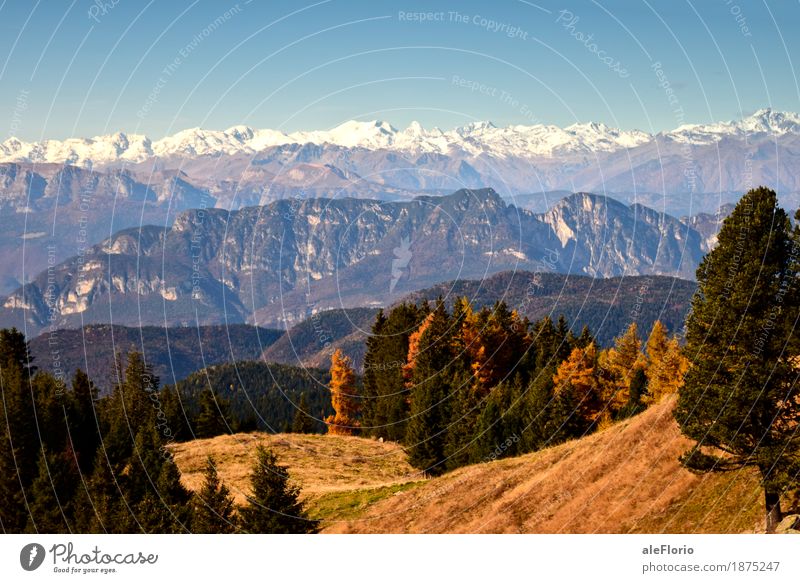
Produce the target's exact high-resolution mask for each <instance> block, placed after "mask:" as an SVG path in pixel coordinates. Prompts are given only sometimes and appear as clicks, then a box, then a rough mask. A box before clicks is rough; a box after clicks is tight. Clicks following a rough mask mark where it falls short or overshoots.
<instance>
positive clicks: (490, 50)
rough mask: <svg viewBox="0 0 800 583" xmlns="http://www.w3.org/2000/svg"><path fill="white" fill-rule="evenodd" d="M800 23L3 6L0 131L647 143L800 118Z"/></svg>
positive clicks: (739, 5) (354, 7) (720, 14)
mask: <svg viewBox="0 0 800 583" xmlns="http://www.w3.org/2000/svg"><path fill="white" fill-rule="evenodd" d="M418 12H425V13H433V19H427V18H426V20H424V21H420V20H418V19H415V17H414V16H413V15H414V14H415V13H418ZM798 22H800V3H798V2H766V3H764V2H755V1H753V2H749V1H747V2H746V1H744V0H737V1H736V2H734V1H728V0H718V1H717V0H704V1H697V0H695V1H694V2H683V1H681V0H670V1H655V0H648V1H647V2H637V1H629V2H621V1H619V2H617V1H615V2H592V1H572V0H563V1H560V2H544V1H541V2H537V3H534V2H527V1H517V0H497V1H494V2H485V1H484V2H470V1H455V0H451V1H449V2H441V1H438V2H437V1H434V2H430V1H429V2H415V1H406V0H401V1H394V2H386V1H375V0H373V1H371V2H354V1H347V2H345V1H342V0H330V1H327V2H326V1H319V0H318V1H317V2H306V1H305V0H303V1H299V2H298V1H293V2H281V1H269V2H259V1H258V0H253V1H252V2H250V3H248V2H247V0H240V1H239V2H231V1H230V0H227V1H222V2H220V1H217V2H207V1H203V0H199V1H196V2H179V1H171V2H166V1H160V0H156V1H152V2H144V1H133V0H116V1H115V0H106V1H105V2H103V1H102V0H97V2H94V1H91V2H90V1H83V0H75V1H74V2H67V1H64V2H61V1H58V0H52V1H42V2H39V3H35V2H32V1H12V0H8V1H6V2H3V3H2V8H1V9H0V29H1V30H2V34H0V45H2V50H0V57H2V59H1V60H0V108H1V109H0V111H1V112H2V113H0V124H1V125H0V131H2V134H3V135H2V139H5V138H6V137H8V136H9V135H11V134H14V135H17V136H18V137H20V138H22V139H26V140H34V139H42V138H45V137H47V138H58V139H63V138H66V137H71V136H93V135H98V134H103V133H111V132H114V131H125V132H130V133H133V132H136V133H146V134H148V135H150V136H151V137H153V138H154V139H157V138H160V137H162V136H164V135H166V134H170V133H174V132H176V131H178V130H181V129H186V128H189V127H196V126H201V127H205V128H213V129H222V128H227V127H230V126H233V125H237V124H247V125H252V126H256V127H273V128H280V129H283V130H286V131H292V130H297V129H325V128H329V127H332V126H335V125H337V124H339V123H341V122H342V121H345V120H348V119H363V120H367V119H376V118H377V119H383V120H386V121H389V122H390V123H392V124H393V125H395V126H397V127H405V125H407V124H408V123H409V122H410V121H412V120H418V121H420V122H421V123H422V124H423V125H424V126H426V127H431V126H434V125H438V126H439V127H442V128H451V127H454V126H457V125H463V124H465V123H469V122H470V121H475V120H487V119H488V120H491V121H493V122H495V123H496V124H498V125H506V124H513V123H520V124H530V123H554V124H557V125H561V126H565V125H569V124H571V123H574V122H576V121H601V122H604V123H607V124H609V125H612V126H618V127H621V128H624V129H634V128H637V129H642V130H645V131H660V130H664V129H671V128H673V127H675V126H677V125H678V124H679V123H680V122H685V123H696V122H708V121H712V120H728V119H733V118H738V117H740V116H741V115H742V114H744V115H747V114H749V113H751V112H752V111H754V110H756V109H758V108H761V107H773V108H775V109H781V110H790V111H797V110H800V90H798V80H797V74H800V62H797V63H795V62H793V61H792V56H795V57H798V56H800V39H798V35H797V34H796V31H795V29H796V25H797V23H798ZM589 35H591V38H589ZM795 60H797V59H795ZM795 68H797V69H798V70H795ZM668 91H671V93H669V92H668Z"/></svg>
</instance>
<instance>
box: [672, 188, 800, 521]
mask: <svg viewBox="0 0 800 583" xmlns="http://www.w3.org/2000/svg"><path fill="white" fill-rule="evenodd" d="M798 245H800V237H799V236H798V231H797V229H795V230H794V231H792V228H791V225H790V223H789V219H788V217H787V216H786V213H785V212H784V211H783V210H782V209H781V208H780V207H779V206H778V201H777V196H776V194H775V192H773V191H772V190H769V189H767V188H757V189H754V190H751V191H750V192H748V193H747V194H745V195H744V196H743V197H742V199H741V200H740V201H739V203H738V204H737V205H736V208H735V209H734V211H733V212H732V213H731V215H730V216H729V217H728V218H727V219H725V221H724V223H723V225H722V229H721V230H720V232H719V235H718V243H717V246H716V247H715V248H714V249H713V250H712V251H711V252H710V253H709V254H708V255H706V256H705V257H704V258H703V260H702V262H701V263H700V267H699V268H698V269H697V282H698V290H697V292H696V294H695V296H694V298H693V299H692V310H691V312H690V314H689V317H688V319H687V323H686V340H687V346H686V354H687V357H688V358H689V359H690V361H691V368H690V369H689V371H688V372H687V374H686V379H685V384H684V386H683V387H682V388H681V389H680V393H679V399H678V405H677V408H676V410H675V418H676V419H677V421H678V424H679V425H680V428H681V430H682V431H683V433H684V435H686V436H687V437H689V438H691V439H693V440H695V442H696V445H695V446H694V447H693V448H692V449H691V450H690V451H688V452H686V454H685V455H684V456H683V457H682V461H683V463H684V464H685V465H686V466H687V467H689V468H690V469H693V470H695V471H700V472H707V471H717V472H719V471H728V470H737V469H740V468H743V467H753V468H756V469H757V470H758V472H759V473H760V475H761V480H762V484H763V488H764V501H765V508H766V528H767V531H768V532H772V531H773V530H774V528H775V526H776V524H777V523H778V521H779V520H780V518H781V506H780V497H781V493H782V492H783V491H784V490H785V489H786V488H791V487H796V486H797V476H798V471H800V433H799V432H798V431H797V427H798V423H800V398H798V397H799V395H798V385H797V365H796V359H797V357H798V354H799V351H798V334H797V328H796V327H797V325H798V314H799V313H800V312H799V311H798V305H800V293H799V292H798V276H799V275H800V270H799V269H798V257H800V253H799V252H798Z"/></svg>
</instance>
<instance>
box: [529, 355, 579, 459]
mask: <svg viewBox="0 0 800 583" xmlns="http://www.w3.org/2000/svg"><path fill="white" fill-rule="evenodd" d="M555 375H556V371H555V370H554V369H552V368H548V369H545V370H543V371H541V372H540V373H539V374H538V375H537V376H536V377H534V378H533V379H532V380H531V381H530V384H529V385H528V388H527V390H526V392H525V397H524V407H523V410H522V416H521V417H522V419H521V424H522V442H521V444H520V449H521V451H523V452H525V451H536V450H539V449H542V448H544V447H550V446H552V445H555V444H557V443H561V442H562V441H565V440H566V439H569V438H572V437H578V436H580V435H582V434H583V433H584V432H585V431H586V430H587V427H588V426H587V422H586V421H585V420H584V419H583V418H582V417H581V416H580V415H579V414H578V400H577V399H576V398H575V396H574V394H573V390H572V385H571V384H569V383H567V384H565V385H562V387H561V388H560V390H559V392H558V394H557V395H556V392H555V385H554V383H553V377H554V376H555Z"/></svg>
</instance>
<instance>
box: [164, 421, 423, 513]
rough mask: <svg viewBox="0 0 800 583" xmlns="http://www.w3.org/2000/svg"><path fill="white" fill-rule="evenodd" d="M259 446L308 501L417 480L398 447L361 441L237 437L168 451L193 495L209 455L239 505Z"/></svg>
mask: <svg viewBox="0 0 800 583" xmlns="http://www.w3.org/2000/svg"><path fill="white" fill-rule="evenodd" d="M258 444H262V445H265V446H267V447H269V448H270V449H271V450H272V451H273V452H275V455H277V456H278V459H279V462H280V463H281V464H283V465H285V466H287V467H288V471H289V475H290V476H291V478H292V480H293V481H294V482H295V483H296V484H298V485H299V486H300V487H301V488H302V494H303V498H304V499H306V500H308V499H311V498H317V497H320V496H324V495H326V494H331V493H338V492H342V491H346V492H350V491H352V490H363V489H373V488H380V487H386V486H396V485H398V484H403V483H406V482H409V481H411V480H414V479H419V475H418V473H417V472H416V470H414V468H412V467H411V466H410V465H408V463H407V462H406V456H405V453H403V450H402V449H401V448H400V447H399V446H398V445H397V444H394V443H380V442H378V441H374V440H371V439H362V438H359V437H341V436H335V435H301V434H296V433H288V434H278V435H271V434H268V433H239V434H235V435H221V436H219V437H213V438H211V439H196V440H194V441H189V442H186V443H178V444H175V445H172V446H170V450H171V451H172V453H173V455H174V456H175V461H176V463H177V464H178V467H179V468H180V470H181V474H182V480H183V482H184V484H185V485H186V487H188V488H189V489H191V490H197V489H199V488H200V485H201V483H202V480H203V475H202V473H203V469H204V467H205V463H206V456H208V455H211V456H213V457H214V459H215V461H216V463H217V471H218V473H219V476H220V478H221V479H222V481H223V482H224V483H225V485H227V486H228V488H230V490H231V492H232V493H233V495H234V497H235V498H236V501H237V502H239V503H242V502H244V500H245V495H246V493H247V492H248V491H249V487H250V484H249V481H248V476H249V473H250V469H251V467H252V464H253V459H254V450H255V447H256V445H258Z"/></svg>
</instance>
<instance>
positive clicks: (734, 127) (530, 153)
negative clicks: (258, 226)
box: [0, 108, 800, 167]
mask: <svg viewBox="0 0 800 583" xmlns="http://www.w3.org/2000/svg"><path fill="white" fill-rule="evenodd" d="M798 132H800V116H798V114H796V113H791V112H780V111H773V110H772V109H768V108H765V109H761V110H758V111H756V112H755V113H753V114H752V115H750V116H747V117H744V118H742V119H740V120H735V121H729V122H714V123H707V124H686V125H682V126H679V127H678V128H676V129H674V130H672V131H667V132H661V133H659V134H650V133H647V132H643V131H640V130H621V129H616V128H612V127H609V126H607V125H606V124H603V123H597V122H588V123H575V124H572V125H570V126H567V127H565V128H560V127H558V126H555V125H545V124H537V125H528V126H526V125H510V126H506V127H496V126H495V125H494V124H492V123H491V122H489V121H481V122H472V123H469V124H467V125H465V126H462V127H457V128H455V129H452V130H448V131H443V130H441V129H439V128H436V127H435V128H433V129H431V130H426V129H425V128H423V127H422V125H421V124H419V123H418V122H412V123H411V124H410V125H409V126H408V127H407V128H405V129H403V130H398V129H396V128H394V127H393V126H392V125H391V124H389V123H388V122H385V121H380V120H371V121H356V120H350V121H347V122H344V123H342V124H340V125H338V126H336V127H334V128H332V129H330V130H319V131H297V132H291V133H285V132H283V131H281V130H275V129H256V128H252V127H249V126H244V125H239V126H234V127H231V128H228V129H227V130H206V129H201V128H192V129H187V130H183V131H180V132H178V133H176V134H173V135H171V136H167V137H165V138H162V139H160V140H152V139H151V138H149V137H147V136H145V135H141V134H126V133H122V132H118V133H115V134H109V135H105V136H96V137H94V138H71V139H67V140H43V141H40V142H23V141H21V140H19V139H17V138H13V137H12V138H9V139H7V140H6V141H4V142H2V143H1V144H0V162H37V163H42V162H44V163H58V164H64V163H66V164H71V165H76V166H89V167H93V166H105V165H109V164H117V163H120V162H128V163H139V162H143V161H145V160H147V159H149V158H152V157H170V156H175V155H179V156H184V157H200V156H230V155H234V154H250V155H252V154H256V153H258V152H261V151H263V150H265V149H267V148H271V147H274V146H285V145H290V144H291V145H303V144H313V145H317V146H321V145H332V146H341V147H345V148H361V149H365V150H392V151H396V152H404V153H415V154H418V153H435V154H450V153H451V152H453V151H459V150H460V151H462V152H463V153H466V154H469V155H480V154H489V155H491V156H494V157H498V158H505V157H520V158H530V157H536V156H555V155H558V154H564V153H576V152H582V153H589V154H592V153H595V152H616V151H619V150H623V149H627V148H633V147H636V146H640V145H643V144H646V143H651V142H654V141H655V140H656V139H657V138H663V139H665V140H671V141H674V142H680V143H689V144H694V145H710V144H715V143H719V142H721V141H722V140H724V139H726V138H731V137H741V136H745V135H762V134H768V135H775V136H781V135H785V134H787V133H798Z"/></svg>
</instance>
